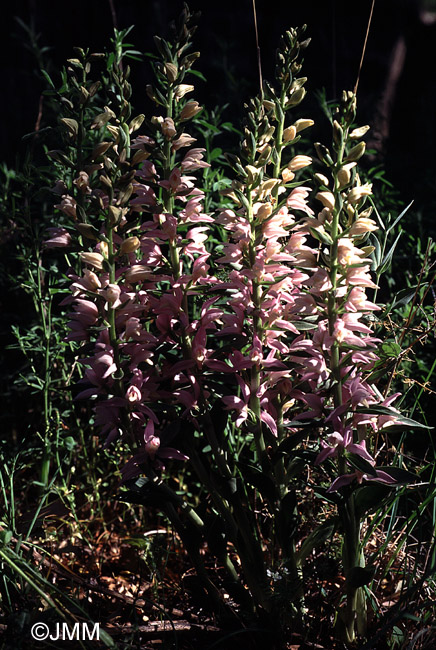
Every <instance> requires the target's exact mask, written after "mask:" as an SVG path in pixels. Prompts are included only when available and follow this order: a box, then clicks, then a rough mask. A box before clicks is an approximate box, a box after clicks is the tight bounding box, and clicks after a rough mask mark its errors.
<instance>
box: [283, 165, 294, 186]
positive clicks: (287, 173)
mask: <svg viewBox="0 0 436 650" xmlns="http://www.w3.org/2000/svg"><path fill="white" fill-rule="evenodd" d="M282 178H283V181H284V182H285V183H290V182H291V181H292V180H294V178H295V174H294V172H291V170H290V169H288V168H287V167H285V168H284V170H283V171H282Z"/></svg>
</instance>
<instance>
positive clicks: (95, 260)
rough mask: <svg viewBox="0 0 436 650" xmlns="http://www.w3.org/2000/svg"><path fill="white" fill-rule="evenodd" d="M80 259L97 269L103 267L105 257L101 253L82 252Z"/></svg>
mask: <svg viewBox="0 0 436 650" xmlns="http://www.w3.org/2000/svg"><path fill="white" fill-rule="evenodd" d="M80 259H81V260H82V262H84V263H85V264H90V265H91V266H93V267H94V268H96V269H102V268H103V261H104V257H103V255H100V253H80Z"/></svg>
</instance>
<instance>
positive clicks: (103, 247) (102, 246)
mask: <svg viewBox="0 0 436 650" xmlns="http://www.w3.org/2000/svg"><path fill="white" fill-rule="evenodd" d="M100 251H101V254H102V255H103V257H105V258H106V259H107V258H108V257H109V246H108V245H107V242H105V241H102V242H101V244H100Z"/></svg>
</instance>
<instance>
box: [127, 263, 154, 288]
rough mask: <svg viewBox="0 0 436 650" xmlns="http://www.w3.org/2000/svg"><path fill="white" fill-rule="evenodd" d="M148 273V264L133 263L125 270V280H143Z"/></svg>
mask: <svg viewBox="0 0 436 650" xmlns="http://www.w3.org/2000/svg"><path fill="white" fill-rule="evenodd" d="M149 275H150V269H149V268H148V266H143V265H142V264H134V265H133V266H131V267H130V269H128V270H127V271H126V281H127V282H130V283H132V282H141V281H142V280H145V279H146V278H148V277H149Z"/></svg>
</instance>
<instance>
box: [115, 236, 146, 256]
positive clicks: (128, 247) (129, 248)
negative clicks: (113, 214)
mask: <svg viewBox="0 0 436 650" xmlns="http://www.w3.org/2000/svg"><path fill="white" fill-rule="evenodd" d="M140 245H141V242H140V241H139V239H138V237H129V238H128V239H125V240H124V241H123V243H122V244H121V246H120V253H121V254H122V255H125V254H127V253H134V252H135V251H136V250H138V248H139V247H140Z"/></svg>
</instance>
